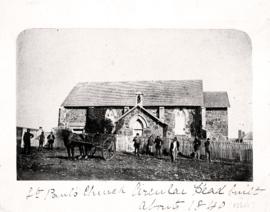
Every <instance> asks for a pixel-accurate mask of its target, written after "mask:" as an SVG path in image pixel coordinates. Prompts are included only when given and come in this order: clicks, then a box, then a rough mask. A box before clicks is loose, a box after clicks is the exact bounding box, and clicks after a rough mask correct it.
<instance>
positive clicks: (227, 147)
mask: <svg viewBox="0 0 270 212" xmlns="http://www.w3.org/2000/svg"><path fill="white" fill-rule="evenodd" d="M141 139H142V145H141V149H142V151H143V152H144V151H145V149H146V144H147V140H148V138H146V137H141ZM132 140H133V137H132V136H122V135H117V142H116V150H117V151H126V152H132V151H134V147H133V141H132ZM163 140H164V144H163V151H164V152H165V153H168V152H169V146H170V142H171V140H170V139H168V138H164V139H163ZM179 143H180V147H179V151H180V153H181V154H183V155H185V156H190V154H191V153H192V152H193V142H192V140H191V139H179ZM210 149H211V158H212V159H213V160H233V161H241V162H248V163H252V161H253V157H252V156H253V148H252V143H236V142H230V141H220V142H219V141H215V142H211V144H210ZM200 151H201V152H200V153H201V155H205V149H204V141H202V145H201V150H200Z"/></svg>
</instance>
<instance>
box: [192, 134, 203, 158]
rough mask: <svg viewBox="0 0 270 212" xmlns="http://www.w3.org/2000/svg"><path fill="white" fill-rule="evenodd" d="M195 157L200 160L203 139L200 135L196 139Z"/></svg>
mask: <svg viewBox="0 0 270 212" xmlns="http://www.w3.org/2000/svg"><path fill="white" fill-rule="evenodd" d="M193 144H194V158H195V159H198V160H200V150H201V140H200V139H199V137H198V136H195V139H194V142H193Z"/></svg>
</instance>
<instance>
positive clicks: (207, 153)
mask: <svg viewBox="0 0 270 212" xmlns="http://www.w3.org/2000/svg"><path fill="white" fill-rule="evenodd" d="M204 148H205V154H206V157H207V160H208V161H209V162H211V154H210V138H207V140H206V141H205V143H204Z"/></svg>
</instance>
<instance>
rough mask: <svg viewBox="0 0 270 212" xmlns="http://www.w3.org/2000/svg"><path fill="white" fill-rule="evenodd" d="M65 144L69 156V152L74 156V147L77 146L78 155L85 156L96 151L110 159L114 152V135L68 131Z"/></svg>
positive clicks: (91, 154) (92, 154)
mask: <svg viewBox="0 0 270 212" xmlns="http://www.w3.org/2000/svg"><path fill="white" fill-rule="evenodd" d="M64 142H65V139H64ZM65 146H66V148H67V151H68V156H69V157H70V153H71V154H72V158H73V157H74V147H75V146H77V147H79V150H80V157H83V156H85V157H86V158H87V157H88V155H89V156H94V154H95V153H96V152H100V153H101V156H102V157H103V158H104V159H105V160H111V159H112V158H113V157H114V155H115V152H116V137H115V135H113V134H99V133H95V134H90V133H83V134H76V133H70V134H69V136H68V139H67V140H66V142H65ZM70 151H71V152H70Z"/></svg>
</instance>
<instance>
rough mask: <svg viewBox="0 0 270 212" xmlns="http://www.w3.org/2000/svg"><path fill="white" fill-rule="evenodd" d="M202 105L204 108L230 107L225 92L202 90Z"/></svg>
mask: <svg viewBox="0 0 270 212" xmlns="http://www.w3.org/2000/svg"><path fill="white" fill-rule="evenodd" d="M203 96H204V106H205V107H206V108H225V107H230V102H229V98H228V94H227V92H225V91H223V92H203Z"/></svg>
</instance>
